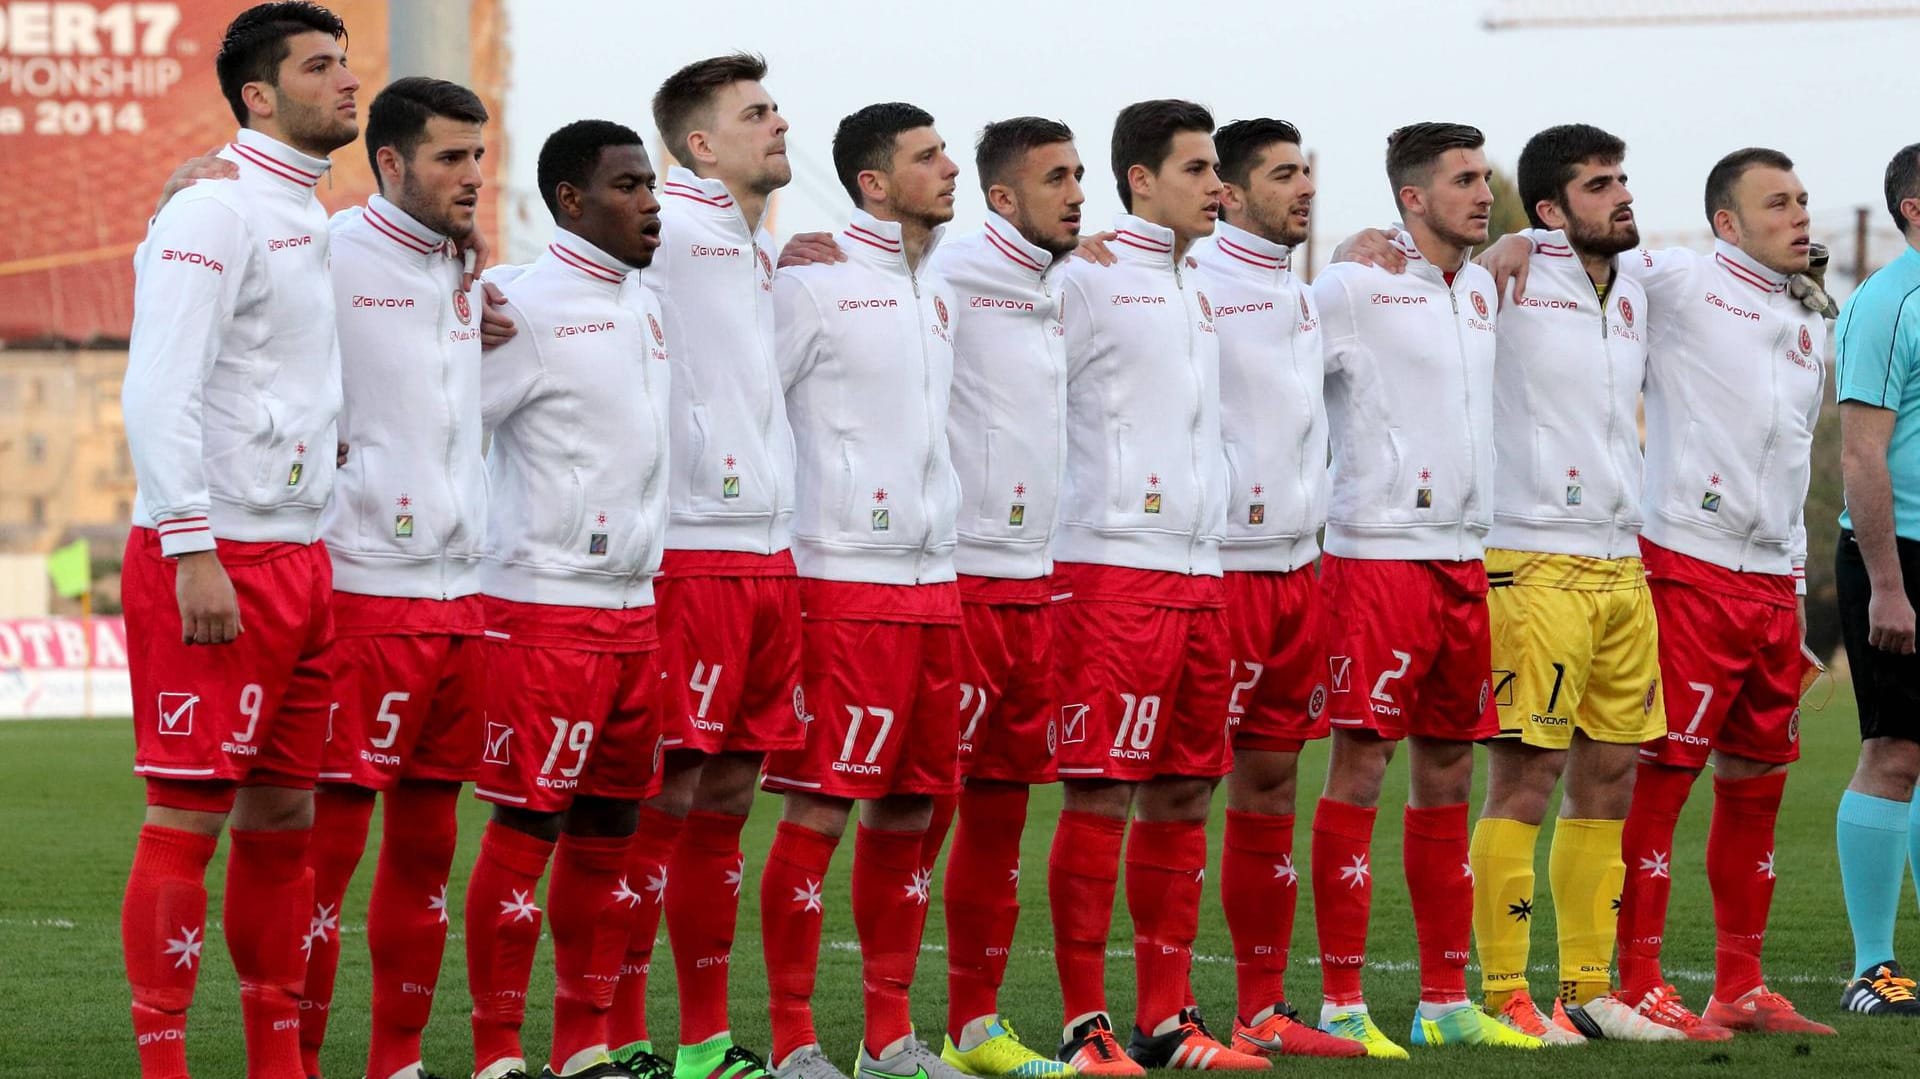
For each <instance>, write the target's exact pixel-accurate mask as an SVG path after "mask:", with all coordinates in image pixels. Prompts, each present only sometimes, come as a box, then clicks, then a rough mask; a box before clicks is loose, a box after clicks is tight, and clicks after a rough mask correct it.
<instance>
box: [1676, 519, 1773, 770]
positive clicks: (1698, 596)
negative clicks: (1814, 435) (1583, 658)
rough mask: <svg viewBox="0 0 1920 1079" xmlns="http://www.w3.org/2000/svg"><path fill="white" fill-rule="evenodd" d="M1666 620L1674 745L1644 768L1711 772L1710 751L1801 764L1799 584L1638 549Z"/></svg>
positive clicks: (1679, 555)
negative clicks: (1657, 766) (1796, 588)
mask: <svg viewBox="0 0 1920 1079" xmlns="http://www.w3.org/2000/svg"><path fill="white" fill-rule="evenodd" d="M1640 550H1641V559H1642V561H1644V562H1645V563H1646V567H1647V587H1648V588H1650V589H1651V590H1652V591H1653V610H1654V615H1655V617H1657V618H1658V619H1659V620H1660V681H1661V683H1662V686H1663V688H1662V690H1661V692H1662V693H1663V694H1664V695H1665V699H1666V704H1667V736H1666V738H1665V739H1663V740H1660V741H1653V742H1648V743H1646V744H1645V745H1643V746H1641V747H1640V759H1642V760H1645V761H1649V762H1651V763H1654V764H1664V765H1669V766H1671V767H1674V768H1686V769H1689V770H1696V771H1697V770H1698V769H1700V768H1703V767H1705V766H1706V763H1707V754H1708V751H1710V750H1715V749H1718V750H1722V751H1724V752H1726V753H1729V754H1732V755H1733V756H1736V757H1746V758H1748V759H1751V760H1756V761H1766V762H1768V763H1770V764H1786V763H1789V762H1791V761H1796V760H1799V759H1800V676H1801V675H1802V674H1803V673H1805V671H1806V666H1807V661H1806V657H1805V656H1803V655H1802V654H1801V652H1800V619H1799V614H1798V612H1797V611H1796V610H1795V607H1796V597H1795V595H1794V591H1793V577H1792V576H1791V575H1787V574H1781V575H1777V576H1776V575H1771V574H1762V573H1741V572H1738V571H1736V570H1730V569H1726V568H1725V567H1722V566H1716V565H1714V564H1712V563H1710V562H1703V561H1701V560H1700V559H1697V558H1691V557H1689V556H1687V555H1683V554H1680V553H1679V552H1677V551H1671V550H1668V549H1667V548H1665V547H1661V546H1658V545H1657V544H1653V543H1649V542H1647V541H1646V540H1644V539H1643V540H1641V541H1640Z"/></svg>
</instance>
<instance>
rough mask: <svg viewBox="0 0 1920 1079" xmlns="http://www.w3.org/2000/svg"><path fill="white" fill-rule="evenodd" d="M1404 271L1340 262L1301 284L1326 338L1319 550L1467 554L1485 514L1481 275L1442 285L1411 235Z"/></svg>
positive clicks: (1486, 329) (1473, 556) (1488, 438)
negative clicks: (1326, 468)
mask: <svg viewBox="0 0 1920 1079" xmlns="http://www.w3.org/2000/svg"><path fill="white" fill-rule="evenodd" d="M1394 243H1395V244H1396V245H1397V246H1398V247H1399V248H1400V250H1401V252H1402V253H1403V254H1405V255H1406V256H1407V269H1406V272H1405V273H1400V274H1393V273H1388V272H1387V271H1386V270H1382V269H1379V268H1377V267H1371V266H1362V265H1360V264H1358V263H1350V262H1341V263H1335V264H1334V265H1332V266H1329V267H1328V268H1327V270H1326V272H1325V273H1323V274H1321V275H1320V278H1319V279H1318V280H1316V281H1315V282H1314V283H1313V295H1314V299H1315V301H1316V302H1317V303H1318V305H1319V310H1320V316H1321V318H1322V320H1323V327H1322V332H1323V333H1324V334H1325V340H1326V343H1327V425H1328V430H1329V433H1330V439H1331V442H1332V446H1333V477H1332V482H1333V490H1332V497H1331V500H1330V503H1329V506H1328V513H1327V544H1326V546H1327V551H1328V552H1329V553H1331V554H1336V555H1339V556H1340V557H1342V558H1383V559H1416V560H1421V561H1459V562H1467V561H1478V560H1479V559H1481V557H1482V556H1483V553H1484V551H1483V547H1482V541H1483V540H1484V538H1485V537H1486V534H1487V530H1488V528H1489V527H1490V526H1491V525H1492V523H1493V366H1494V325H1495V319H1496V317H1497V314H1496V312H1495V309H1494V306H1495V302H1496V299H1497V297H1496V296H1495V295H1494V291H1493V278H1492V276H1491V275H1489V274H1488V273H1487V271H1485V270H1483V269H1481V268H1480V267H1479V266H1476V265H1474V264H1473V263H1472V262H1468V263H1467V264H1466V265H1465V266H1463V267H1462V268H1461V269H1460V271H1459V272H1458V273H1457V274H1455V275H1454V279H1453V284H1452V285H1451V286H1449V285H1448V284H1447V281H1446V278H1445V276H1444V275H1443V274H1442V273H1441V272H1440V270H1439V269H1438V268H1436V267H1435V266H1434V265H1433V264H1432V263H1430V262H1428V261H1427V260H1426V259H1425V258H1423V257H1422V256H1421V254H1420V252H1419V250H1418V249H1417V248H1415V246H1414V243H1413V237H1412V236H1410V235H1408V234H1407V233H1406V232H1404V231H1401V232H1399V233H1398V235H1397V236H1396V238H1395V240H1394Z"/></svg>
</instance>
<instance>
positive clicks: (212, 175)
mask: <svg viewBox="0 0 1920 1079" xmlns="http://www.w3.org/2000/svg"><path fill="white" fill-rule="evenodd" d="M217 153H218V151H217V149H216V150H208V151H207V152H206V153H204V154H202V155H200V156H199V157H190V158H188V159H187V160H185V161H183V162H181V163H180V167H179V168H177V169H174V170H173V175H171V176H168V177H167V182H166V183H165V184H162V185H161V187H160V201H159V202H158V203H156V204H154V207H153V212H154V214H155V215H158V214H159V213H160V208H161V207H162V206H165V205H166V204H167V203H168V202H169V201H171V200H172V198H173V197H174V196H175V195H178V194H179V193H180V192H182V191H185V190H186V189H187V188H189V187H192V186H193V185H194V184H196V183H199V182H200V181H201V180H238V179H239V178H240V167H239V166H238V165H235V164H234V163H233V162H231V161H228V160H227V159H226V158H224V157H219V156H216V155H217Z"/></svg>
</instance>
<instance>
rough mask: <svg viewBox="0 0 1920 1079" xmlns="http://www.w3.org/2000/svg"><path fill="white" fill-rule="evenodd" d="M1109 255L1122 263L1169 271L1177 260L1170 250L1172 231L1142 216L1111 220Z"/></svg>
mask: <svg viewBox="0 0 1920 1079" xmlns="http://www.w3.org/2000/svg"><path fill="white" fill-rule="evenodd" d="M1113 232H1114V237H1113V253H1114V254H1115V255H1116V256H1118V257H1119V258H1120V260H1121V261H1122V262H1138V263H1141V264H1143V265H1147V266H1158V267H1162V268H1164V269H1169V270H1170V269H1172V268H1173V267H1174V265H1175V264H1176V263H1177V262H1178V261H1179V256H1178V254H1177V253H1176V252H1175V251H1174V250H1173V240H1174V237H1173V230H1172V229H1170V228H1167V227H1166V226H1164V225H1156V224H1154V223H1153V222H1151V221H1148V220H1147V219H1146V218H1144V217H1135V216H1133V215H1132V214H1119V215H1117V216H1115V217H1114V219H1113Z"/></svg>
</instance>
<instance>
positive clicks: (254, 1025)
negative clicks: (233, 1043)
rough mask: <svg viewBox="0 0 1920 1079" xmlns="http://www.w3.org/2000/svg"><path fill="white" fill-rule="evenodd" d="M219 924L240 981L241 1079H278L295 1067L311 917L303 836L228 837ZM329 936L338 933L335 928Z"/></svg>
mask: <svg viewBox="0 0 1920 1079" xmlns="http://www.w3.org/2000/svg"><path fill="white" fill-rule="evenodd" d="M229 835H230V836H231V837H232V840H231V845H230V846H229V847H228V849H227V894H226V898H225V902H224V903H222V905H221V911H220V920H221V924H222V926H223V927H224V928H225V929H226V933H227V951H228V952H230V953H232V955H233V969H234V973H236V974H238V975H239V976H240V1020H241V1024H242V1026H243V1027H244V1029H245V1033H246V1042H247V1076H248V1079H284V1077H285V1076H289V1075H298V1074H300V1072H299V1070H298V1069H299V1067H300V986H301V982H303V981H304V980H305V979H306V973H307V953H306V948H305V943H306V940H307V938H308V936H309V934H311V933H313V932H315V931H316V930H317V926H316V925H315V924H314V922H313V920H312V919H311V918H310V917H309V912H311V911H312V910H313V870H311V869H308V868H307V844H308V841H309V839H310V838H311V833H310V832H309V831H308V830H307V829H304V828H300V829H292V828H290V829H287V830H285V831H247V830H243V829H239V828H235V829H233V830H232V831H231V832H230V833H229ZM335 929H336V931H337V929H338V927H337V926H335Z"/></svg>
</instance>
